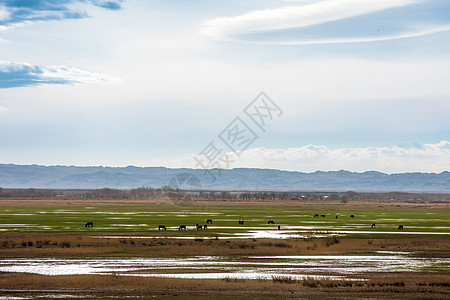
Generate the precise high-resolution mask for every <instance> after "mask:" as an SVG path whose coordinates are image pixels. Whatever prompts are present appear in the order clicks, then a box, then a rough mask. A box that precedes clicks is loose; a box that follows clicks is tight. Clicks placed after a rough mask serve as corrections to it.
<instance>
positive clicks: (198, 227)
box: [195, 224, 203, 230]
mask: <svg viewBox="0 0 450 300" xmlns="http://www.w3.org/2000/svg"><path fill="white" fill-rule="evenodd" d="M195 227H197V230H202V229H203V226H202V225H198V224H195Z"/></svg>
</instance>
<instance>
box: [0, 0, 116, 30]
mask: <svg viewBox="0 0 450 300" xmlns="http://www.w3.org/2000/svg"><path fill="white" fill-rule="evenodd" d="M121 2H122V0H114V1H102V0H35V1H17V0H0V30H2V29H3V30H4V29H8V28H10V27H14V26H19V25H23V24H27V23H32V22H37V21H48V20H63V19H80V18H85V17H87V16H88V14H87V13H86V12H85V11H83V10H81V9H79V8H77V7H76V4H81V3H88V4H92V5H95V6H98V7H102V8H105V9H109V10H119V9H121V8H122V7H121Z"/></svg>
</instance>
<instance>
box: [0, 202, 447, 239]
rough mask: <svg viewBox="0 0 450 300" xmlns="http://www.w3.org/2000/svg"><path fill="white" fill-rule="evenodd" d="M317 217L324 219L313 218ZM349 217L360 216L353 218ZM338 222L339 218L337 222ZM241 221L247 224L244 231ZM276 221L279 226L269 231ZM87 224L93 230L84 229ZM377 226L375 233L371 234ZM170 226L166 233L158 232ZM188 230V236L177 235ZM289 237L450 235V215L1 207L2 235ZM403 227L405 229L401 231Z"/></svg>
mask: <svg viewBox="0 0 450 300" xmlns="http://www.w3.org/2000/svg"><path fill="white" fill-rule="evenodd" d="M315 214H319V215H325V217H314V215H315ZM350 215H355V217H354V218H350ZM336 216H338V218H337V219H336ZM207 219H212V220H213V224H209V225H208V230H204V231H202V232H201V231H197V230H195V229H194V226H195V224H197V223H198V224H200V225H203V224H205V223H206V220H207ZM238 220H244V221H245V223H244V225H239V224H238ZM268 220H273V221H274V223H275V224H274V225H269V224H267V223H268ZM88 221H92V222H93V223H94V227H93V228H85V226H84V225H85V224H86V222H88ZM372 224H376V227H375V228H371V225H372ZM158 225H165V226H166V227H167V231H164V232H163V231H161V232H160V231H158ZM180 225H186V226H187V231H182V232H180V231H178V230H177V228H178V226H180ZM278 225H280V226H281V230H282V231H290V232H330V231H333V232H344V233H347V234H358V233H359V234H371V232H373V234H384V235H386V234H388V233H392V234H409V233H417V234H424V233H436V234H442V233H449V234H450V211H448V210H423V209H414V210H411V209H379V210H376V209H357V210H336V209H333V210H325V209H322V210H316V209H296V208H295V207H285V206H282V207H275V206H263V205H259V206H244V205H227V206H220V205H217V206H203V205H198V206H196V205H193V206H188V207H181V206H175V205H156V204H152V205H148V206H144V205H132V206H105V205H102V206H98V207H93V206H91V207H89V206H84V207H68V206H65V207H37V208H33V207H1V208H0V232H62V233H80V232H89V233H114V234H121V233H124V234H129V233H140V234H145V235H155V236H157V235H161V236H164V235H167V236H192V235H199V234H201V235H211V236H214V235H217V234H221V235H227V234H230V235H231V234H235V233H236V234H237V233H245V232H248V231H255V230H260V231H261V230H276V229H277V226H278ZM398 225H403V226H404V229H403V230H402V231H400V230H398V229H397V227H398Z"/></svg>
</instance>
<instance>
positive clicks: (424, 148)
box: [143, 140, 450, 173]
mask: <svg viewBox="0 0 450 300" xmlns="http://www.w3.org/2000/svg"><path fill="white" fill-rule="evenodd" d="M227 155H228V156H229V158H230V160H231V161H232V163H231V164H230V166H229V168H262V169H265V168H267V169H280V170H287V171H300V172H315V171H317V170H322V171H338V170H348V171H353V172H365V171H379V172H384V173H404V172H430V173H440V172H443V171H448V166H450V142H449V141H445V140H443V141H440V142H439V143H435V144H423V145H413V146H403V147H400V146H394V147H343V148H334V149H332V148H329V147H326V146H321V145H306V146H302V147H298V148H288V149H269V148H263V147H257V148H251V149H248V150H246V151H244V152H243V153H242V154H241V156H240V157H239V158H237V157H236V156H235V155H234V154H233V153H232V152H230V153H227ZM194 156H196V155H184V156H182V157H179V158H178V159H172V160H168V161H165V160H155V161H151V162H149V163H150V165H154V166H159V165H164V166H168V167H174V168H178V167H190V168H198V166H197V165H196V164H195V160H194ZM197 156H198V155H197ZM143 165H146V164H143Z"/></svg>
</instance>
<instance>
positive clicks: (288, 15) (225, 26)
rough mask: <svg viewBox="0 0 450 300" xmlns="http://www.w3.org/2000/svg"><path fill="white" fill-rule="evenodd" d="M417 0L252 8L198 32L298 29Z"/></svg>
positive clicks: (333, 0) (228, 34) (332, 0)
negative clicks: (252, 9) (263, 8)
mask: <svg viewBox="0 0 450 300" xmlns="http://www.w3.org/2000/svg"><path fill="white" fill-rule="evenodd" d="M415 2H418V0H395V1H393V0H364V1H361V0H327V1H321V2H317V3H313V4H308V5H296V6H284V7H280V8H276V9H266V10H255V11H251V12H248V13H246V14H243V15H240V16H235V17H222V18H217V19H213V20H207V21H204V22H203V28H202V30H201V33H202V34H204V35H206V36H209V37H212V38H216V39H225V40H226V39H233V36H234V35H238V34H249V33H256V32H261V31H269V30H278V29H289V28H300V27H306V26H311V25H317V24H321V23H325V22H330V21H336V20H341V19H346V18H350V17H355V16H360V15H365V14H370V13H374V12H377V11H380V10H384V9H389V8H395V7H401V6H405V5H409V4H413V3H415Z"/></svg>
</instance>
